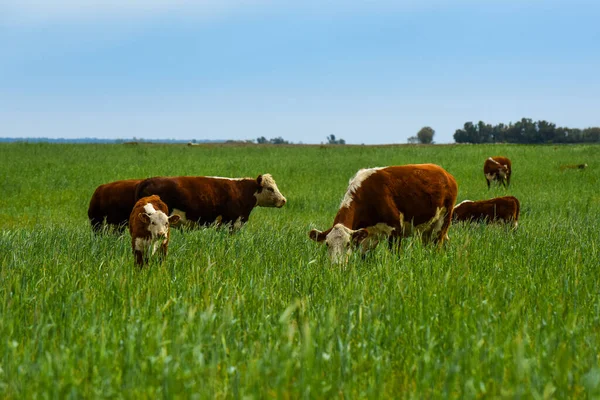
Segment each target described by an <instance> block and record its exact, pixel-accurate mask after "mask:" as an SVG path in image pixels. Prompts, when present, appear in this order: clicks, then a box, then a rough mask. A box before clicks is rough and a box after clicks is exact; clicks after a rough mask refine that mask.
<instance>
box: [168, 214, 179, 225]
mask: <svg viewBox="0 0 600 400" xmlns="http://www.w3.org/2000/svg"><path fill="white" fill-rule="evenodd" d="M180 218H181V217H180V216H179V215H178V214H173V215H171V216H170V217H169V223H170V224H176V223H178V222H179V219H180Z"/></svg>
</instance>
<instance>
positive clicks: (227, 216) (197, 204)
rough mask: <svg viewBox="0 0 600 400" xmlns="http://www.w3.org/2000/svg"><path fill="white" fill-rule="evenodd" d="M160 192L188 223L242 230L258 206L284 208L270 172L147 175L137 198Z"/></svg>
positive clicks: (175, 212)
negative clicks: (253, 175) (246, 175)
mask: <svg viewBox="0 0 600 400" xmlns="http://www.w3.org/2000/svg"><path fill="white" fill-rule="evenodd" d="M152 194H157V195H159V196H160V197H161V199H163V201H164V202H165V203H166V204H167V205H168V206H169V208H170V209H171V210H172V212H173V214H177V215H180V216H181V221H182V222H184V223H186V224H187V225H188V226H192V227H195V226H206V225H211V224H215V225H222V224H224V225H227V226H229V227H230V228H232V229H239V228H240V227H241V226H242V225H243V224H244V223H245V222H247V221H248V218H249V217H250V213H251V212H252V209H254V207H255V206H259V207H278V208H279V207H283V205H284V204H285V203H286V199H285V197H283V195H282V194H281V192H279V189H278V188H277V184H276V183H275V180H273V177H272V176H271V175H269V174H264V175H259V176H258V178H256V179H253V178H220V177H211V176H178V177H171V178H165V177H156V178H148V179H146V180H144V181H143V182H142V183H140V184H139V185H138V188H137V191H136V198H141V197H144V196H149V195H152Z"/></svg>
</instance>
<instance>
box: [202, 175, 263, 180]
mask: <svg viewBox="0 0 600 400" xmlns="http://www.w3.org/2000/svg"><path fill="white" fill-rule="evenodd" d="M205 178H211V179H225V180H228V181H243V180H245V179H252V178H227V177H224V176H206V177H205Z"/></svg>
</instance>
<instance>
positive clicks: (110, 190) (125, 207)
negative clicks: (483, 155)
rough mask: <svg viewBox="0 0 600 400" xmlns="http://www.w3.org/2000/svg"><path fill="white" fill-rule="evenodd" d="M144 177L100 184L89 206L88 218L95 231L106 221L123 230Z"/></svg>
mask: <svg viewBox="0 0 600 400" xmlns="http://www.w3.org/2000/svg"><path fill="white" fill-rule="evenodd" d="M141 181H142V179H127V180H123V181H115V182H110V183H105V184H103V185H100V186H98V187H97V188H96V190H95V191H94V194H93V195H92V199H91V200H90V205H89V208H88V218H89V220H90V223H91V224H92V228H93V230H94V231H96V232H98V231H100V230H101V229H102V226H103V224H104V222H106V224H107V225H112V226H115V227H116V228H117V229H118V230H121V231H122V230H123V229H125V227H126V226H127V223H128V221H129V215H130V214H131V209H132V208H133V206H134V205H135V201H136V198H135V190H136V188H137V185H138V184H139V183H140V182H141Z"/></svg>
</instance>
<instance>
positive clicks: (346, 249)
mask: <svg viewBox="0 0 600 400" xmlns="http://www.w3.org/2000/svg"><path fill="white" fill-rule="evenodd" d="M308 236H309V237H310V238H311V239H312V240H314V241H315V242H322V241H325V244H326V245H327V253H328V254H329V258H330V259H331V261H332V262H334V263H336V264H341V263H345V262H347V261H348V257H350V254H352V247H353V245H358V244H360V243H361V242H362V241H363V240H365V239H366V238H367V236H369V232H368V231H367V230H366V229H357V230H352V229H350V228H347V227H345V226H344V225H342V224H336V225H335V226H334V227H333V228H331V229H329V230H328V231H325V232H321V231H318V230H316V229H313V230H312V231H310V233H309V234H308Z"/></svg>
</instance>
